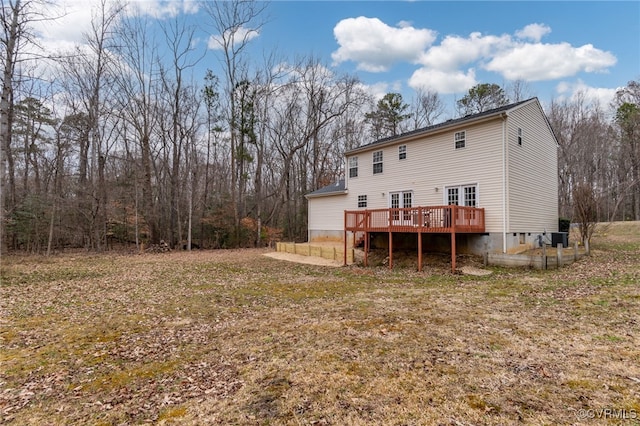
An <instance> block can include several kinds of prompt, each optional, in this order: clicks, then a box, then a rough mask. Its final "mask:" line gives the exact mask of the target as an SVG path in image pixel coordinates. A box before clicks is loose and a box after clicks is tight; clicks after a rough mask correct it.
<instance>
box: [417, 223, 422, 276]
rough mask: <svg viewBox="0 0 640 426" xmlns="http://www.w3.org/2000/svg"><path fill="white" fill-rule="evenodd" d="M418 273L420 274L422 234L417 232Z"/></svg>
mask: <svg viewBox="0 0 640 426" xmlns="http://www.w3.org/2000/svg"><path fill="white" fill-rule="evenodd" d="M418 272H422V232H420V231H418Z"/></svg>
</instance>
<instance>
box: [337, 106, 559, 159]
mask: <svg viewBox="0 0 640 426" xmlns="http://www.w3.org/2000/svg"><path fill="white" fill-rule="evenodd" d="M529 102H538V98H530V99H527V100H524V101H520V102H514V103H512V104H509V105H504V106H501V107H498V108H494V109H490V110H487V111H483V112H480V113H477V114H470V115H465V116H464V117H460V118H455V119H451V120H447V121H444V122H442V123H438V124H434V125H431V126H427V127H423V128H421V129H416V130H411V131H409V132H405V133H402V134H400V135H396V136H389V137H387V138H383V139H378V140H377V141H374V142H371V143H368V144H365V145H361V146H359V147H357V148H354V149H352V150H349V151H347V152H346V153H345V155H351V154H355V153H358V152H361V151H367V150H369V149H373V148H376V147H378V146H384V145H391V144H393V143H397V142H400V141H402V140H403V139H409V138H411V137H413V136H417V135H420V136H423V135H427V134H429V133H434V132H437V131H442V130H444V129H447V128H450V127H456V126H460V125H462V124H470V123H473V122H475V121H480V120H487V119H492V118H495V117H497V116H500V115H502V114H503V113H508V112H509V111H511V110H513V109H516V108H518V107H519V106H521V105H523V104H526V103H529ZM538 105H539V102H538ZM541 110H542V108H541ZM543 115H545V114H544V113H543ZM545 120H546V115H545ZM547 124H548V123H547ZM554 137H555V136H554Z"/></svg>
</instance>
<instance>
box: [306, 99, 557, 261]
mask: <svg viewBox="0 0 640 426" xmlns="http://www.w3.org/2000/svg"><path fill="white" fill-rule="evenodd" d="M345 175H346V176H345V177H344V180H341V181H340V182H337V183H335V184H333V185H330V186H328V187H325V188H321V189H319V190H317V191H314V192H312V193H310V194H308V195H307V199H308V202H309V235H308V238H309V241H327V240H332V241H341V240H343V239H344V238H345V232H344V230H345V223H344V217H345V215H344V212H345V210H347V211H359V210H373V209H397V208H401V209H402V208H409V207H411V208H413V207H418V206H424V207H433V206H451V205H457V206H467V207H472V208H478V209H484V221H485V223H484V229H483V230H482V232H474V233H469V234H467V235H465V236H463V237H458V238H461V244H460V250H461V251H467V252H472V253H480V252H483V251H490V252H508V251H511V250H515V249H517V248H522V247H524V246H532V245H534V244H535V243H536V242H537V241H538V240H539V239H540V238H541V236H548V234H549V233H550V232H555V231H557V226H558V176H557V141H556V139H555V137H554V135H553V132H552V130H551V127H550V125H549V122H548V120H547V118H546V116H545V114H544V112H543V110H542V107H541V105H540V103H539V101H538V99H537V98H532V99H529V100H526V101H522V102H517V103H514V104H510V105H506V106H503V107H500V108H496V109H492V110H489V111H485V112H482V113H479V114H473V115H469V116H466V117H462V118H458V119H455V120H448V121H446V122H443V123H440V124H437V125H434V126H430V127H427V128H424V129H419V130H416V131H412V132H408V133H405V134H402V135H399V136H396V137H391V138H386V139H381V140H378V141H375V142H373V143H370V144H366V145H363V146H360V147H359V148H356V149H353V150H351V151H349V152H347V153H346V154H345ZM427 242H429V237H427ZM433 242H434V243H435V244H436V245H438V244H437V238H435V236H434V238H433Z"/></svg>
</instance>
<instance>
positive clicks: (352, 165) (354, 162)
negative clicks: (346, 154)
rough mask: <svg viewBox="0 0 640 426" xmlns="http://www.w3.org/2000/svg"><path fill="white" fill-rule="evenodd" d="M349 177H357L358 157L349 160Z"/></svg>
mask: <svg viewBox="0 0 640 426" xmlns="http://www.w3.org/2000/svg"><path fill="white" fill-rule="evenodd" d="M349 177H350V178H354V177H358V157H351V158H349Z"/></svg>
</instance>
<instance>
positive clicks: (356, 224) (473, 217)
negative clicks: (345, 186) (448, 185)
mask: <svg viewBox="0 0 640 426" xmlns="http://www.w3.org/2000/svg"><path fill="white" fill-rule="evenodd" d="M345 231H351V232H426V233H430V232H431V233H451V232H462V233H464V232H467V233H477V232H484V209H478V208H475V207H464V206H455V205H451V206H428V207H423V206H420V207H409V208H401V209H375V210H352V211H345Z"/></svg>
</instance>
